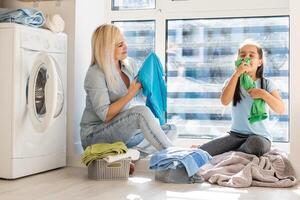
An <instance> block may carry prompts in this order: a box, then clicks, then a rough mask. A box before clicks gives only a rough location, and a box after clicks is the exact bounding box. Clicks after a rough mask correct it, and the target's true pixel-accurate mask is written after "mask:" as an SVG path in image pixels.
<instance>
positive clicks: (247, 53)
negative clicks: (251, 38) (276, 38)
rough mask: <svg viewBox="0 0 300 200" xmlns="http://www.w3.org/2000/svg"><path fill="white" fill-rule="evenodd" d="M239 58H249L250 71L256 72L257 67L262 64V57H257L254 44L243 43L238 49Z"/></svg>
mask: <svg viewBox="0 0 300 200" xmlns="http://www.w3.org/2000/svg"><path fill="white" fill-rule="evenodd" d="M239 58H251V62H250V66H249V67H250V71H251V72H256V70H257V68H258V67H259V66H261V65H262V59H260V58H259V54H258V52H257V47H256V46H255V45H251V44H249V45H245V46H243V47H242V48H241V49H240V51H239Z"/></svg>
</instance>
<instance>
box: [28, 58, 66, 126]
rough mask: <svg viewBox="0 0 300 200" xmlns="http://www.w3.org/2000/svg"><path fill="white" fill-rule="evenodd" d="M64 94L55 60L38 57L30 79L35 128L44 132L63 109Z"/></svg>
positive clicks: (29, 94) (31, 115)
mask: <svg viewBox="0 0 300 200" xmlns="http://www.w3.org/2000/svg"><path fill="white" fill-rule="evenodd" d="M63 104H64V95H63V87H62V81H61V79H60V77H59V74H58V71H57V67H56V62H55V60H54V59H53V58H52V57H51V56H49V55H46V54H39V55H38V56H37V57H36V60H35V62H34V66H33V68H32V71H31V73H30V77H29V80H28V107H29V113H30V118H31V121H32V124H33V126H34V128H35V129H36V130H37V131H39V132H44V131H45V130H46V129H47V128H48V127H49V126H50V125H51V123H52V122H53V121H54V120H55V118H56V117H58V116H59V114H60V113H61V111H62V108H63Z"/></svg>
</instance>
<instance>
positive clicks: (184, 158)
mask: <svg viewBox="0 0 300 200" xmlns="http://www.w3.org/2000/svg"><path fill="white" fill-rule="evenodd" d="M211 159H212V157H211V156H210V155H209V154H208V153H207V152H206V151H203V150H201V149H191V148H179V147H168V148H167V149H164V150H162V151H159V152H158V153H156V154H153V155H152V156H151V158H150V164H149V168H150V169H152V170H167V169H176V168H177V167H182V166H181V165H183V166H184V167H185V169H186V172H187V174H188V176H189V177H191V176H193V175H194V174H195V173H197V172H198V171H199V169H200V167H201V166H202V165H204V164H206V163H208V162H209V160H211Z"/></svg>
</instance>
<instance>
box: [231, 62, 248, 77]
mask: <svg viewBox="0 0 300 200" xmlns="http://www.w3.org/2000/svg"><path fill="white" fill-rule="evenodd" d="M249 70H250V69H249V66H248V65H246V64H245V62H242V63H241V64H240V66H239V67H237V68H236V70H235V74H237V75H238V76H241V75H242V74H243V73H244V72H246V73H247V72H248V71H249Z"/></svg>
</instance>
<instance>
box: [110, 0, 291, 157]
mask: <svg viewBox="0 0 300 200" xmlns="http://www.w3.org/2000/svg"><path fill="white" fill-rule="evenodd" d="M111 3H112V1H111V0H106V5H105V22H106V23H111V22H112V21H127V20H128V21H132V20H134V21H136V20H155V29H156V30H155V52H156V54H157V55H158V56H159V58H160V59H161V62H162V63H165V60H166V54H165V49H166V46H165V45H166V42H165V41H166V38H165V37H166V20H167V19H196V18H206V19H209V18H222V17H224V18H228V17H259V16H262V17H263V16H283V15H289V1H286V0H265V1H261V0H252V1H251V4H247V5H246V4H244V3H241V2H240V1H239V0H226V1H222V0H210V1H205V2H203V1H199V0H186V1H180V0H178V1H176V0H175V1H172V0H156V8H155V9H145V10H128V11H127V10H126V11H125V10H121V11H112V10H111V8H112V5H111ZM137 16H138V17H137ZM290 92H291V88H290ZM286 109H289V108H286ZM289 113H290V112H289ZM290 115H291V113H290ZM206 141H208V140H205V139H181V138H179V139H177V140H176V141H175V145H177V146H190V145H192V144H202V143H204V142H206ZM273 145H275V146H276V147H278V148H280V149H282V150H285V151H286V152H289V143H283V142H282V143H281V142H280V143H279V142H278V143H273Z"/></svg>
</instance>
